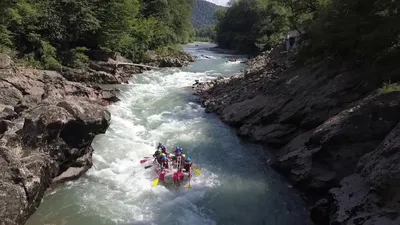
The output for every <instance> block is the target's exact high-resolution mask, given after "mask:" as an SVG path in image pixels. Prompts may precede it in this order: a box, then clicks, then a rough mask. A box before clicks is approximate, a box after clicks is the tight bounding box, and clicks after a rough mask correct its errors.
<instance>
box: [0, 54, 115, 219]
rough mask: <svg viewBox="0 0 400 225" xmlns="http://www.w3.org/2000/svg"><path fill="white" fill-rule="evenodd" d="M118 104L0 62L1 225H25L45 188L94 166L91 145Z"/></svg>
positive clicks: (97, 92)
mask: <svg viewBox="0 0 400 225" xmlns="http://www.w3.org/2000/svg"><path fill="white" fill-rule="evenodd" d="M117 100H118V98H117V97H116V96H115V93H114V91H113V90H105V89H102V88H100V87H98V86H91V85H85V84H81V83H75V82H70V81H67V80H66V79H65V78H64V77H63V76H61V75H60V74H58V73H56V72H54V71H37V70H31V69H24V68H17V67H14V66H13V65H12V61H11V59H10V58H8V57H5V56H1V57H0V202H1V204H0V224H2V225H12V224H24V223H25V221H26V219H27V218H28V217H29V216H30V215H31V214H32V213H33V212H34V211H35V209H36V207H38V205H39V204H40V201H41V199H42V197H43V195H44V192H45V190H46V189H47V188H49V187H51V186H55V185H58V184H60V183H62V182H64V181H68V180H71V179H75V178H77V177H79V176H80V175H82V174H83V173H84V172H85V171H87V170H88V169H89V168H90V167H91V166H92V152H93V149H92V147H91V142H92V140H93V138H94V136H95V135H97V134H100V133H104V132H105V131H106V129H107V127H108V126H109V121H110V113H109V112H108V111H107V110H106V108H105V106H106V105H108V104H109V103H110V102H113V101H117Z"/></svg>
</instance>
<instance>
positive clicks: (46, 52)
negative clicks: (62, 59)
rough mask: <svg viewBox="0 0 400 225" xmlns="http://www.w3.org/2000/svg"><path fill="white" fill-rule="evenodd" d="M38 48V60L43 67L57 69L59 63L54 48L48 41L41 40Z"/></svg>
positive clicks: (59, 66)
mask: <svg viewBox="0 0 400 225" xmlns="http://www.w3.org/2000/svg"><path fill="white" fill-rule="evenodd" d="M41 45H42V46H41V48H40V50H39V54H40V61H41V64H42V65H43V68H44V69H50V70H59V69H61V64H60V63H59V62H58V61H57V59H56V58H57V53H56V48H54V47H53V46H51V45H50V44H49V43H48V42H45V41H42V42H41Z"/></svg>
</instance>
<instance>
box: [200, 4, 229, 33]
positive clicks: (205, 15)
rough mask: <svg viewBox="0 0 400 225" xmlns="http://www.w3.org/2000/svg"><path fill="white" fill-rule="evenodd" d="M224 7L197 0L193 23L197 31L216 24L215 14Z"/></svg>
mask: <svg viewBox="0 0 400 225" xmlns="http://www.w3.org/2000/svg"><path fill="white" fill-rule="evenodd" d="M222 8H224V7H222V6H219V5H216V4H214V3H211V2H207V1H204V0H195V2H194V6H193V16H192V23H193V26H194V28H195V29H197V30H200V29H202V28H205V27H210V26H213V25H214V24H215V17H214V16H215V12H216V11H217V9H222Z"/></svg>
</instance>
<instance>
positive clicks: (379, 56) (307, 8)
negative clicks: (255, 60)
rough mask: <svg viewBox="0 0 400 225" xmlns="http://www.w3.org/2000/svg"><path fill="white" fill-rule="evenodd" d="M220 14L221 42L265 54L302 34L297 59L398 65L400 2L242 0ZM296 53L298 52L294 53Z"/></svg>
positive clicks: (387, 0)
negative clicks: (295, 33) (290, 34)
mask: <svg viewBox="0 0 400 225" xmlns="http://www.w3.org/2000/svg"><path fill="white" fill-rule="evenodd" d="M230 6H231V7H230V8H228V9H225V10H221V11H219V12H217V13H216V20H217V25H216V42H217V43H218V44H219V45H220V46H221V47H225V48H230V49H236V50H239V51H244V52H256V53H257V52H259V51H263V50H267V49H269V48H271V47H273V46H275V45H277V44H281V43H283V41H284V40H285V36H286V35H287V33H288V31H292V30H297V31H299V32H300V33H301V34H302V35H301V40H302V41H301V43H300V48H299V51H297V54H296V59H297V60H298V61H299V62H302V63H307V62H313V61H315V60H317V61H320V60H331V61H333V60H335V61H340V62H346V63H347V64H348V65H349V66H354V65H361V64H364V65H365V64H371V63H388V62H390V63H395V61H397V60H398V59H399V56H400V26H399V24H400V15H399V14H400V4H398V1H393V0H365V1H348V0H236V1H231V2H230ZM291 54H292V53H291Z"/></svg>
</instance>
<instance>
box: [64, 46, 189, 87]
mask: <svg viewBox="0 0 400 225" xmlns="http://www.w3.org/2000/svg"><path fill="white" fill-rule="evenodd" d="M88 55H89V56H90V60H89V62H88V66H87V67H85V68H81V69H76V68H68V67H63V68H62V70H61V71H60V73H61V74H62V76H63V77H65V78H66V79H67V80H69V81H76V82H83V83H90V84H121V83H128V81H129V79H130V78H131V77H132V74H138V73H142V72H144V71H146V70H150V69H157V68H162V67H183V66H187V65H188V64H189V63H191V62H194V58H193V57H192V56H191V55H189V54H187V53H185V52H181V54H179V55H176V56H174V57H172V56H166V57H161V56H158V55H155V54H153V55H152V56H151V57H150V58H149V59H148V60H147V61H146V62H145V63H142V64H138V63H133V62H132V61H131V60H128V59H126V58H124V57H122V56H121V55H119V54H117V53H104V52H92V53H88Z"/></svg>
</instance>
